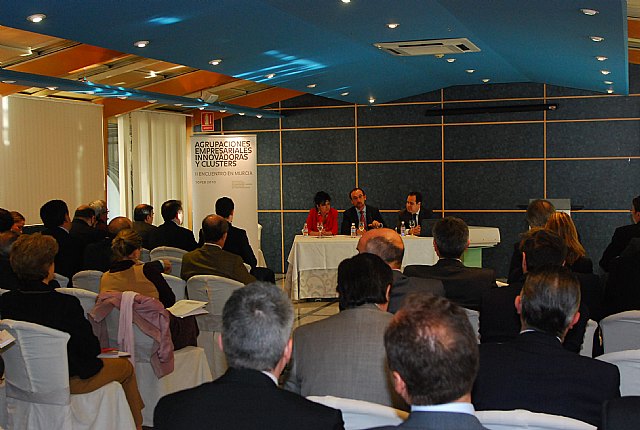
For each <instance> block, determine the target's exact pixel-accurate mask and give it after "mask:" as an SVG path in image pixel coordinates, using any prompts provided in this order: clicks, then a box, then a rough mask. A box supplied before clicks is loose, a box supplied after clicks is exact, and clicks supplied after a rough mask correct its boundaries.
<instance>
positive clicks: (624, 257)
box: [602, 237, 640, 318]
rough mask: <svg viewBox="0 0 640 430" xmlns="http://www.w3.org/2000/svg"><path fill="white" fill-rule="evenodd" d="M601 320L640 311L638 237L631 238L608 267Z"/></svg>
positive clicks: (639, 246)
mask: <svg viewBox="0 0 640 430" xmlns="http://www.w3.org/2000/svg"><path fill="white" fill-rule="evenodd" d="M608 269H609V276H608V278H607V284H606V288H605V290H604V299H603V314H602V318H604V317H606V316H609V315H613V314H617V313H618V312H624V311H632V310H637V309H640V288H638V285H640V237H636V238H633V239H631V240H630V241H629V244H628V245H627V247H626V248H625V250H624V251H622V253H621V254H620V256H619V257H617V258H614V259H613V260H612V261H611V262H610V263H609V266H608Z"/></svg>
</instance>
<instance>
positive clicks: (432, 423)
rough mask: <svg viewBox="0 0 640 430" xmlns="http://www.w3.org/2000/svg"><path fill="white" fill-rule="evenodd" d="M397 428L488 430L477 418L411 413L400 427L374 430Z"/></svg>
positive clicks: (434, 413) (444, 413) (435, 413)
mask: <svg viewBox="0 0 640 430" xmlns="http://www.w3.org/2000/svg"><path fill="white" fill-rule="evenodd" d="M397 428H400V429H423V430H431V429H433V430H483V429H484V430H487V429H486V427H484V426H483V425H482V424H481V423H480V421H478V418H476V417H475V416H473V415H470V414H462V413H456V412H411V414H410V415H409V418H407V420H406V421H405V422H403V423H402V424H400V425H398V426H395V427H394V426H386V427H376V428H375V429H372V430H386V429H397Z"/></svg>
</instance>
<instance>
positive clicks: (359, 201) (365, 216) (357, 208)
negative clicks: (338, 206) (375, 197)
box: [340, 188, 384, 235]
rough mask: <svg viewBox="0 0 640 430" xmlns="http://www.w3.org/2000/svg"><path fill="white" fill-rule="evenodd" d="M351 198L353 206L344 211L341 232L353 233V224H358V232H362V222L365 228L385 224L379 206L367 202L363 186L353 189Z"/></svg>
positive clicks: (350, 194)
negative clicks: (360, 227) (360, 226)
mask: <svg viewBox="0 0 640 430" xmlns="http://www.w3.org/2000/svg"><path fill="white" fill-rule="evenodd" d="M349 199H350V200H351V204H352V205H353V207H350V208H349V209H347V210H346V211H344V212H343V213H342V224H341V226H340V234H346V235H349V234H351V224H354V225H355V226H356V230H357V232H358V234H360V230H359V229H358V227H359V225H360V223H362V224H363V225H364V229H365V230H369V229H371V228H380V227H382V226H383V224H384V221H383V219H382V215H381V214H380V211H379V210H378V208H376V207H374V206H370V205H367V204H365V202H366V201H367V195H366V194H365V192H364V190H363V189H362V188H354V189H353V190H351V192H350V193H349Z"/></svg>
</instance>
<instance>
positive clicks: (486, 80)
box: [482, 78, 491, 84]
mask: <svg viewBox="0 0 640 430" xmlns="http://www.w3.org/2000/svg"><path fill="white" fill-rule="evenodd" d="M490 80H491V79H487V78H484V79H483V80H482V82H484V83H485V84H486V83H487V82H489V81H490Z"/></svg>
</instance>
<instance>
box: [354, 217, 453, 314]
mask: <svg viewBox="0 0 640 430" xmlns="http://www.w3.org/2000/svg"><path fill="white" fill-rule="evenodd" d="M357 249H358V252H360V253H363V252H368V253H370V254H374V255H377V256H378V257H380V258H382V260H383V261H384V262H385V263H387V265H388V266H389V267H391V270H392V274H393V281H392V284H391V293H390V294H389V308H388V311H389V312H391V313H392V314H395V313H396V312H397V311H398V309H400V306H402V302H403V300H404V298H405V297H406V296H407V295H408V294H409V293H412V292H419V293H422V294H433V295H436V296H444V295H445V293H444V287H443V286H442V281H439V280H437V279H424V278H415V277H408V276H405V275H404V274H403V273H402V271H401V270H400V269H401V267H402V258H403V257H404V242H403V241H402V238H401V237H400V235H399V234H398V233H396V232H395V231H393V230H391V229H389V228H380V229H377V230H369V231H367V232H365V233H364V234H363V235H362V237H361V238H360V240H359V241H358V246H357Z"/></svg>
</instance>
